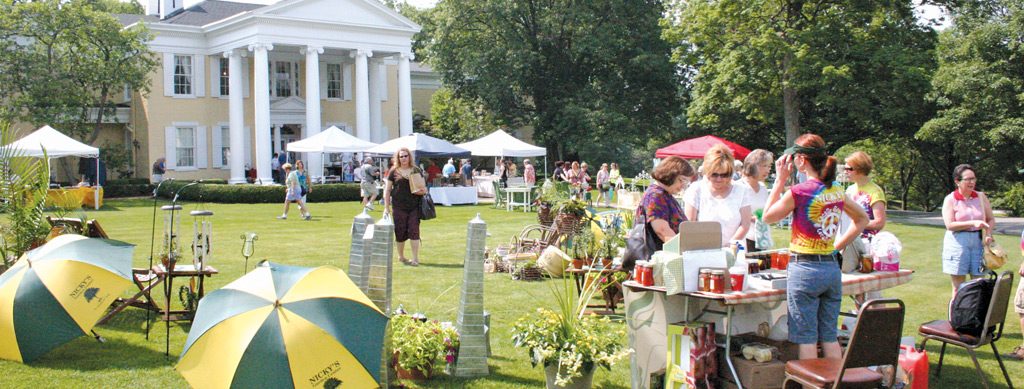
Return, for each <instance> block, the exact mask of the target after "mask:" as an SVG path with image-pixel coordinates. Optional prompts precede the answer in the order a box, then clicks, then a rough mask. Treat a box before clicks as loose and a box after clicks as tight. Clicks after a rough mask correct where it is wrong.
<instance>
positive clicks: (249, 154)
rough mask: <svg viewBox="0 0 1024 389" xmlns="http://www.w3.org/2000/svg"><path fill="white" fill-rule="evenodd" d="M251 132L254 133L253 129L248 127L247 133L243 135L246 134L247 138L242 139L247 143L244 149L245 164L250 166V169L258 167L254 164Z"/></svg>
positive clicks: (244, 132)
mask: <svg viewBox="0 0 1024 389" xmlns="http://www.w3.org/2000/svg"><path fill="white" fill-rule="evenodd" d="M251 132H252V129H250V128H249V127H246V128H245V131H242V133H243V134H245V136H244V137H243V138H242V139H245V142H244V143H245V147H242V148H243V149H245V163H247V164H249V166H250V167H252V166H256V165H254V164H253V163H252V134H251Z"/></svg>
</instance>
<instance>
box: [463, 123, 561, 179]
mask: <svg viewBox="0 0 1024 389" xmlns="http://www.w3.org/2000/svg"><path fill="white" fill-rule="evenodd" d="M457 146H459V147H461V148H464V149H466V150H469V151H470V152H471V153H473V155H474V156H478V157H537V156H541V155H543V156H544V171H545V172H547V168H548V151H547V149H545V148H543V147H540V146H534V145H531V144H529V143H526V142H524V141H522V140H519V138H516V137H514V136H512V135H509V134H508V133H507V132H505V131H502V130H495V131H494V132H492V133H490V134H488V135H485V136H483V137H481V138H479V139H476V140H471V141H469V142H466V143H459V144H458V145H457Z"/></svg>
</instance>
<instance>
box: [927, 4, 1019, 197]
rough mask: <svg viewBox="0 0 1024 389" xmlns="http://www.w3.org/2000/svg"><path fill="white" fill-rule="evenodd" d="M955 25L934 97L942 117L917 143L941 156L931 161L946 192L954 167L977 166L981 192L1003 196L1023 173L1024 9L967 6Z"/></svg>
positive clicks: (946, 40) (946, 39)
mask: <svg viewBox="0 0 1024 389" xmlns="http://www.w3.org/2000/svg"><path fill="white" fill-rule="evenodd" d="M953 17H954V20H955V23H954V25H953V27H952V28H950V29H949V30H947V31H945V32H943V33H942V35H941V36H940V40H939V42H940V43H939V47H938V61H939V68H938V70H937V71H936V72H935V75H934V77H933V78H932V86H933V87H934V91H933V92H932V93H931V94H929V95H928V98H929V99H930V100H931V101H933V102H934V103H935V104H936V105H937V106H938V113H937V114H936V115H935V117H934V118H932V119H931V120H929V121H928V122H927V123H925V124H924V126H922V127H921V129H920V131H919V132H918V133H917V135H916V136H917V138H918V139H921V140H922V141H926V142H929V143H932V144H935V145H936V147H938V148H940V150H941V151H942V152H941V153H936V154H932V155H929V157H930V158H931V159H932V160H933V162H932V165H933V169H934V171H933V172H932V174H933V175H934V176H935V177H937V179H938V180H940V182H942V183H943V184H944V185H943V187H944V188H945V189H947V190H952V188H953V187H954V186H953V181H952V177H951V176H950V173H951V172H952V170H953V167H955V166H956V165H958V164H961V163H971V164H972V165H974V167H975V168H976V169H977V170H978V177H979V178H981V179H982V181H981V182H979V187H981V188H985V190H996V191H998V190H1000V189H1002V187H1004V186H1006V185H1007V184H1009V183H1010V182H1012V181H1019V180H1020V178H1021V177H1020V174H1019V173H1018V170H1019V169H1020V168H1022V167H1024V162H1022V161H1021V159H1020V158H1019V154H1020V152H1019V150H1020V148H1021V146H1022V145H1024V101H1022V100H1021V96H1024V63H1022V58H1024V2H1022V1H1020V0H990V1H983V2H966V3H965V4H964V5H963V6H962V7H960V8H954V12H953Z"/></svg>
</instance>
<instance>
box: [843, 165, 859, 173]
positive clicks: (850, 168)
mask: <svg viewBox="0 0 1024 389" xmlns="http://www.w3.org/2000/svg"><path fill="white" fill-rule="evenodd" d="M843 170H845V171H848V172H852V171H856V170H857V169H854V168H852V167H849V166H847V167H844V168H843Z"/></svg>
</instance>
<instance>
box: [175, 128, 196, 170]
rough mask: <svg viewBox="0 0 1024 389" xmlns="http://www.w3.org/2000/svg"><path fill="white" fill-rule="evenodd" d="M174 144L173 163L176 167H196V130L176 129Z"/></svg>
mask: <svg viewBox="0 0 1024 389" xmlns="http://www.w3.org/2000/svg"><path fill="white" fill-rule="evenodd" d="M177 132H178V134H177V135H178V136H177V141H176V142H175V157H176V158H175V161H176V162H177V166H178V167H195V166H196V129H195V127H178V128H177Z"/></svg>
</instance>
